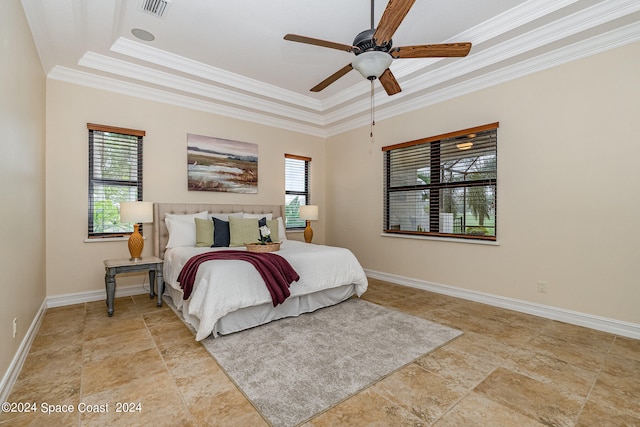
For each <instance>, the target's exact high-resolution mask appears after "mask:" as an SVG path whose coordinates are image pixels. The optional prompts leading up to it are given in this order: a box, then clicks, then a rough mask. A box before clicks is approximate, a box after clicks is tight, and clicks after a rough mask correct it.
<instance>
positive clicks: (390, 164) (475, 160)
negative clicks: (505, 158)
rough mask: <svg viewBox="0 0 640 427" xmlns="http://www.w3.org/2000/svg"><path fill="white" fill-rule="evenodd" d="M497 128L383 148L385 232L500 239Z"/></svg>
mask: <svg viewBox="0 0 640 427" xmlns="http://www.w3.org/2000/svg"><path fill="white" fill-rule="evenodd" d="M497 128H498V123H493V124H490V125H485V126H480V127H476V128H471V129H464V130H461V131H456V132H452V133H449V134H445V135H440V136H437V137H429V138H424V139H421V140H417V141H411V142H407V143H402V144H396V145H393V146H388V147H383V151H384V180H385V182H384V212H383V221H384V224H383V230H384V232H386V233H395V234H414V235H429V236H437V237H461V238H468V239H484V240H496V192H497Z"/></svg>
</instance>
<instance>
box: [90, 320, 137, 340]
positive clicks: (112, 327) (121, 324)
mask: <svg viewBox="0 0 640 427" xmlns="http://www.w3.org/2000/svg"><path fill="white" fill-rule="evenodd" d="M144 327H145V324H144V320H142V317H140V316H130V317H124V316H115V315H114V316H113V317H106V316H105V317H103V318H98V317H94V318H90V317H87V320H86V322H85V328H84V339H85V341H91V340H95V339H98V338H105V337H110V336H113V335H120V334H125V333H127V332H133V331H136V330H139V329H142V328H144Z"/></svg>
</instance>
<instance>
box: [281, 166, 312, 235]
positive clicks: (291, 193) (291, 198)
mask: <svg viewBox="0 0 640 427" xmlns="http://www.w3.org/2000/svg"><path fill="white" fill-rule="evenodd" d="M310 163H311V158H310V157H303V156H296V155H293V154H285V155H284V165H285V166H284V175H285V179H284V181H285V184H284V187H285V214H286V228H287V229H295V228H299V229H303V228H304V227H305V225H306V222H305V221H304V220H302V219H300V206H304V205H308V204H310V203H311V200H310V197H309V164H310Z"/></svg>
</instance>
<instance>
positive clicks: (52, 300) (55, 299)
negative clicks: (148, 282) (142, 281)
mask: <svg viewBox="0 0 640 427" xmlns="http://www.w3.org/2000/svg"><path fill="white" fill-rule="evenodd" d="M148 293H149V289H148V288H146V289H145V288H144V287H143V285H131V286H120V287H116V298H118V297H129V296H131V295H141V294H148ZM106 298H107V296H106V293H105V290H104V289H101V290H98V291H88V292H77V293H73V294H64V295H56V296H52V297H47V308H51V307H62V306H65V305H73V304H80V303H83V302H91V301H100V300H104V299H106Z"/></svg>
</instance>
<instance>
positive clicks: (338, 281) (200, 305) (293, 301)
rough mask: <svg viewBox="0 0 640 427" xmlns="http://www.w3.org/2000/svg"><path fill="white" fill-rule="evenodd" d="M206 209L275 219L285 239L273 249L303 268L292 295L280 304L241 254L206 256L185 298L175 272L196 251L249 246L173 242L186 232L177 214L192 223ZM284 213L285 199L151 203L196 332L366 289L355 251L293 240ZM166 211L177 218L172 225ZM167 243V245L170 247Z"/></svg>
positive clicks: (161, 250)
mask: <svg viewBox="0 0 640 427" xmlns="http://www.w3.org/2000/svg"><path fill="white" fill-rule="evenodd" d="M203 212H206V217H207V218H210V217H211V215H214V216H215V217H218V218H225V217H226V216H227V215H231V216H232V217H236V218H237V217H252V218H258V217H263V216H264V217H270V219H272V220H273V222H269V224H271V225H272V227H271V228H274V227H277V228H278V231H277V234H278V238H279V240H281V241H282V244H281V247H280V250H279V251H277V252H275V253H276V254H277V255H280V256H282V257H283V258H285V259H286V260H287V261H288V262H289V263H290V264H291V266H292V267H293V268H294V269H295V270H296V271H297V273H298V274H299V276H300V279H299V280H298V281H296V282H293V283H292V284H291V286H290V288H289V291H290V293H291V295H290V296H289V297H288V298H287V299H286V300H285V301H284V302H283V303H282V304H278V305H276V306H274V305H273V302H272V299H271V295H270V294H269V291H268V290H267V288H266V286H265V283H264V281H263V279H262V278H261V276H260V274H259V273H258V271H257V270H256V268H254V267H253V266H252V265H251V264H250V263H248V262H244V261H239V260H225V261H221V260H216V261H209V262H205V263H203V264H202V265H201V267H200V268H199V269H198V270H197V274H196V276H195V282H194V285H193V290H192V292H191V295H190V296H189V298H187V299H186V300H185V299H183V295H184V294H183V290H182V289H181V287H180V283H178V281H177V278H178V275H179V273H180V270H181V269H182V266H184V264H185V263H186V262H187V261H188V260H189V259H190V258H191V257H193V256H194V255H198V254H201V253H204V252H209V251H224V250H229V249H232V250H244V247H230V248H225V247H222V248H210V247H196V246H194V245H193V244H190V242H189V241H186V240H185V241H184V242H180V244H176V236H183V235H184V233H182V232H181V233H180V234H178V232H177V231H176V226H175V224H176V221H175V219H176V218H178V219H179V220H180V221H181V222H180V223H181V224H187V223H188V222H189V221H190V220H191V217H193V216H194V215H200V217H199V218H204V217H205V216H204V215H203ZM279 217H280V218H284V206H281V205H227V204H173V203H155V204H154V222H153V232H154V233H153V234H154V239H153V244H154V255H156V256H158V257H160V258H162V259H163V260H164V267H163V275H164V281H165V287H164V290H165V294H168V295H169V296H170V297H171V299H172V301H173V304H174V305H175V307H176V308H177V309H178V310H180V311H181V312H182V316H183V318H184V320H185V321H186V322H187V323H189V324H191V325H192V326H193V327H194V328H195V330H196V340H198V341H200V340H203V339H205V338H207V337H209V336H213V337H217V336H219V335H226V334H230V333H233V332H238V331H241V330H244V329H248V328H252V327H255V326H259V325H262V324H265V323H268V322H271V321H273V320H277V319H281V318H284V317H292V316H298V315H300V314H302V313H308V312H311V311H315V310H317V309H319V308H322V307H327V306H330V305H335V304H338V303H340V302H342V301H344V300H346V299H348V298H350V297H352V296H353V295H357V296H361V295H362V294H363V293H364V292H365V291H366V289H367V278H366V275H365V273H364V271H363V269H362V267H361V266H360V264H359V263H358V261H357V259H356V258H355V256H354V255H353V253H351V251H349V250H348V249H345V248H337V247H331V246H325V245H315V244H307V243H304V242H299V241H295V240H288V239H286V234H285V233H284V231H285V230H284V225H283V223H282V221H279V222H276V221H277V218H279ZM165 218H169V222H170V224H173V225H172V227H171V228H172V231H171V233H170V232H169V229H168V228H167V223H166V222H165ZM193 221H195V219H193ZM229 221H232V220H229ZM233 221H235V219H234V220H233ZM199 224H201V223H199ZM276 224H277V226H276ZM185 227H186V226H185ZM198 232H200V230H198ZM187 240H188V239H187ZM168 244H169V246H171V247H170V248H167V246H168Z"/></svg>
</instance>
